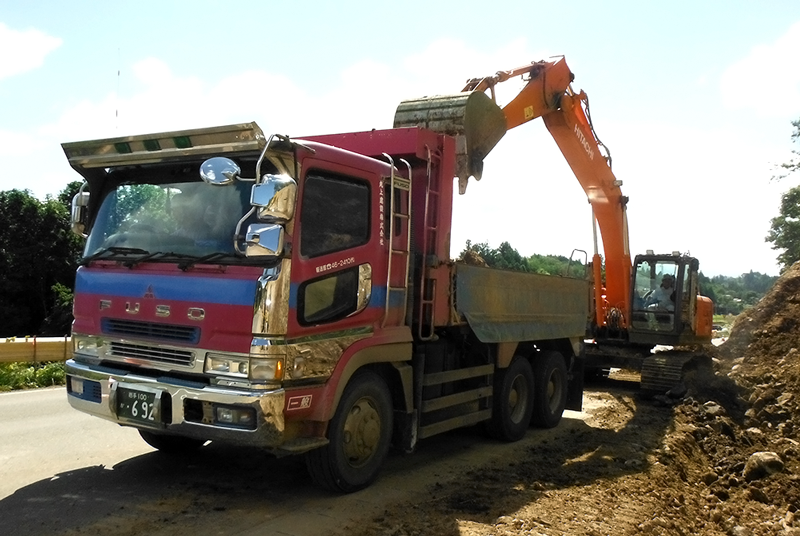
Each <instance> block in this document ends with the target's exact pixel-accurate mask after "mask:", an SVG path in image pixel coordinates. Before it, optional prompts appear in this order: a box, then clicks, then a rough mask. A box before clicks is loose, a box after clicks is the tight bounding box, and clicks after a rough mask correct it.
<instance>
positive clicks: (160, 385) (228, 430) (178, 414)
mask: <svg viewBox="0 0 800 536" xmlns="http://www.w3.org/2000/svg"><path fill="white" fill-rule="evenodd" d="M66 373H67V376H71V377H74V378H78V379H80V380H84V382H87V381H88V382H96V383H97V384H99V390H97V392H96V393H93V394H91V395H86V394H85V393H80V394H79V393H74V392H71V388H70V385H69V382H70V379H69V378H68V380H67V382H68V385H67V389H68V395H67V398H68V400H69V403H70V405H71V406H72V407H73V408H75V409H77V410H79V411H83V412H84V413H88V414H90V415H95V416H97V417H101V418H103V419H107V420H109V421H112V422H116V423H118V424H121V425H124V426H134V427H137V428H142V429H147V430H152V431H164V432H167V433H174V434H179V435H182V436H186V437H194V438H197V439H210V440H212V441H215V440H219V441H224V442H227V443H236V444H241V445H252V446H258V447H268V448H275V447H280V446H281V444H282V443H283V442H284V441H285V436H284V420H283V408H284V398H285V393H284V390H283V389H273V390H269V391H260V390H246V389H234V388H224V387H219V386H206V385H199V384H198V385H197V386H193V385H187V384H190V383H191V382H185V381H181V380H175V382H174V383H172V382H170V381H169V379H167V378H164V377H162V378H158V379H155V378H151V377H147V376H139V375H136V374H134V373H129V372H125V371H110V370H109V369H108V368H107V367H101V366H95V365H90V364H86V363H79V362H77V361H75V360H74V359H70V360H68V361H67V363H66ZM89 385H93V384H89ZM120 386H122V387H127V388H137V387H138V388H142V389H144V390H147V391H151V392H152V391H155V392H158V393H160V397H161V399H166V397H165V395H166V396H168V398H169V400H170V403H169V404H168V405H163V406H162V407H166V408H170V407H171V410H170V411H169V414H168V415H162V416H161V419H159V420H160V421H163V422H162V423H161V424H158V425H155V426H147V425H145V424H143V423H138V422H135V423H133V422H129V421H126V420H125V419H120V417H119V416H118V415H117V409H116V408H117V405H116V394H117V388H118V387H120ZM187 401H196V402H194V404H195V405H198V403H202V404H205V405H213V404H220V405H225V406H236V407H248V408H252V409H253V410H255V415H256V419H255V427H254V429H242V428H241V427H232V426H226V425H222V424H216V423H213V422H208V421H209V419H202V420H203V421H206V422H197V418H196V416H195V418H194V420H187V416H186V414H185V408H186V406H187V404H186V403H187ZM190 403H192V402H190ZM204 412H205V411H204Z"/></svg>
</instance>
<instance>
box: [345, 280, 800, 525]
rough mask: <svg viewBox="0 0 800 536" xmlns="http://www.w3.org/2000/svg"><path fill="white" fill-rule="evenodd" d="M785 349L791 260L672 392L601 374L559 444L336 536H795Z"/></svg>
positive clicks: (791, 327) (435, 489)
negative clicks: (650, 391)
mask: <svg viewBox="0 0 800 536" xmlns="http://www.w3.org/2000/svg"><path fill="white" fill-rule="evenodd" d="M798 347H800V265H795V266H793V267H791V268H790V269H789V270H787V271H786V273H784V274H783V275H782V277H781V278H780V279H779V280H778V281H777V283H776V284H775V286H774V288H773V289H772V290H771V291H770V292H769V293H768V294H767V295H766V296H765V297H764V298H763V299H762V300H761V302H760V303H759V304H757V305H756V306H755V307H753V308H751V309H750V310H748V311H746V312H745V313H743V314H741V315H740V316H739V317H738V318H737V319H736V321H735V323H734V325H733V327H732V328H731V332H730V337H729V339H728V340H727V341H725V342H724V343H723V344H722V345H720V346H719V347H716V348H709V349H706V350H705V354H706V355H705V358H701V359H697V360H695V361H694V362H693V363H692V364H691V365H690V370H688V371H687V373H686V375H685V388H686V389H685V390H683V391H685V394H684V393H678V394H681V395H683V396H679V397H676V396H675V393H674V392H673V393H672V394H671V396H666V395H664V396H656V397H649V398H646V397H643V396H640V395H639V394H638V393H637V391H635V390H631V389H627V390H626V389H621V390H620V389H616V388H615V387H614V380H613V379H612V380H611V381H608V383H607V387H608V388H607V389H604V390H603V391H602V392H601V394H600V395H599V396H601V397H605V399H606V400H605V402H606V403H604V404H592V407H593V409H590V410H589V412H590V413H591V416H590V418H589V419H587V420H586V424H587V426H585V427H584V428H581V429H578V430H576V431H575V433H574V434H572V438H571V439H572V441H569V442H566V443H565V442H558V444H555V443H552V444H548V443H544V444H538V445H535V446H532V447H530V448H529V449H528V450H526V451H525V452H524V453H523V455H522V456H518V457H515V458H514V459H509V460H505V461H503V462H495V463H492V464H487V465H485V466H480V467H474V468H469V469H468V470H466V471H465V472H464V473H463V474H462V475H460V476H458V477H456V478H455V479H453V480H449V481H447V482H445V483H436V484H434V485H432V486H431V487H430V488H429V490H428V493H427V494H424V495H423V496H420V497H418V498H415V499H414V500H413V501H406V502H403V503H400V504H396V505H393V506H391V507H390V508H388V509H386V510H385V511H384V512H382V513H380V514H379V515H376V516H373V517H371V518H370V519H367V520H365V521H363V522H360V523H353V524H351V525H349V526H347V527H345V528H344V529H343V530H341V531H339V532H337V534H341V535H344V534H348V535H354V536H366V535H385V536H416V535H428V534H436V535H453V536H455V535H460V536H486V535H529V536H537V535H548V536H550V535H566V534H569V535H586V536H601V535H627V534H645V535H690V534H692V535H694V534H697V535H731V536H760V535H798V536H800V512H798V508H800V443H798V441H797V432H798V430H800V359H799V358H800V353H798ZM796 518H797V519H796Z"/></svg>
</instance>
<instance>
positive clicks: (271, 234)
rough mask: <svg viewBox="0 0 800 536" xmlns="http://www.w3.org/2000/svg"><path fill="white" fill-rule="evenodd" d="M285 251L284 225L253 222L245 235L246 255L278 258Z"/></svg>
mask: <svg viewBox="0 0 800 536" xmlns="http://www.w3.org/2000/svg"><path fill="white" fill-rule="evenodd" d="M282 253H283V227H281V226H280V225H268V224H264V223H251V224H250V225H249V226H248V227H247V234H246V235H245V250H244V254H245V256H246V257H273V258H278V257H280V256H281V254H282Z"/></svg>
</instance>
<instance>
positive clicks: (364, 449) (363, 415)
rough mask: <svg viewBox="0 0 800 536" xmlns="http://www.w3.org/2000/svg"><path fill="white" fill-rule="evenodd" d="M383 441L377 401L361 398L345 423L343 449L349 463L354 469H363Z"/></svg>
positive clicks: (348, 414) (352, 408) (351, 409)
mask: <svg viewBox="0 0 800 536" xmlns="http://www.w3.org/2000/svg"><path fill="white" fill-rule="evenodd" d="M380 440H381V417H380V413H378V410H377V406H376V404H375V401H374V400H372V398H369V397H363V398H359V399H358V400H357V401H356V402H355V404H353V407H351V408H350V411H349V412H348V413H347V419H345V422H344V433H343V434H342V447H343V450H344V454H345V457H346V458H347V462H348V463H349V464H350V465H351V466H352V467H361V466H363V465H364V464H366V463H367V462H369V460H370V459H371V458H372V456H373V455H374V454H375V450H376V449H377V448H378V445H379V444H380Z"/></svg>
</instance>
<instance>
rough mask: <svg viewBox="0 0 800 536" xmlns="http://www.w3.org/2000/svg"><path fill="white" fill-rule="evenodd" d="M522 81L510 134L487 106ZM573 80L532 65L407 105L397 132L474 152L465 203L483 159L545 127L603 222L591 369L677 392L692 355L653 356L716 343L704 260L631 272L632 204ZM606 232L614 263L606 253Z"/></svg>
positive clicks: (508, 118)
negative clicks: (702, 286)
mask: <svg viewBox="0 0 800 536" xmlns="http://www.w3.org/2000/svg"><path fill="white" fill-rule="evenodd" d="M517 76H521V77H522V80H523V81H524V85H523V87H522V89H521V90H520V91H519V93H518V94H517V95H516V96H515V97H514V98H513V99H512V100H511V101H510V102H509V103H508V104H506V105H505V106H504V107H503V108H502V117H504V119H505V124H499V123H500V122H501V121H499V120H498V114H497V113H496V112H495V111H494V110H492V109H491V106H490V105H489V104H487V102H486V101H489V100H491V101H492V104H495V101H496V95H495V86H496V85H497V84H499V83H502V82H505V81H507V80H509V79H512V78H515V77H517ZM573 80H574V75H573V74H572V72H571V71H570V69H569V67H568V66H567V63H566V61H565V60H564V59H563V58H560V59H557V60H555V61H537V62H532V63H531V64H528V65H524V66H522V67H518V68H515V69H511V70H509V71H499V72H497V73H496V74H494V75H492V76H487V77H482V78H474V79H471V80H469V81H468V82H467V84H466V86H465V87H464V89H463V90H462V92H461V93H459V94H457V95H449V96H437V97H426V98H424V99H416V100H411V101H404V102H402V103H401V104H400V106H399V107H398V110H397V113H396V115H395V126H396V127H398V126H411V125H421V126H426V127H428V128H433V129H437V130H440V131H446V132H448V133H451V134H453V135H455V136H456V138H457V140H460V142H457V146H463V147H464V166H462V167H460V168H459V180H460V186H461V187H460V191H461V193H464V191H465V190H466V184H467V179H468V177H469V176H473V177H474V178H476V179H480V176H481V173H482V171H483V165H482V161H483V158H484V157H485V156H486V155H487V154H488V153H489V151H491V149H492V148H493V147H494V145H495V144H496V143H497V142H498V141H499V140H500V138H502V136H503V135H504V134H505V132H506V131H507V130H510V129H512V128H516V127H518V126H520V125H522V124H524V123H527V122H529V121H533V120H534V119H537V118H539V117H541V118H542V120H543V121H544V123H545V126H546V127H547V130H548V131H549V132H550V134H551V135H552V136H553V139H554V140H555V142H556V144H557V145H558V147H559V148H560V149H561V152H562V153H563V155H564V157H565V158H566V160H567V162H568V164H569V166H570V168H571V169H572V171H573V173H574V174H575V177H576V178H577V179H578V182H579V183H580V184H581V187H582V188H583V190H584V191H585V192H586V195H587V196H588V199H589V203H590V204H591V207H592V211H593V215H594V221H595V226H594V255H593V258H592V263H591V266H592V279H593V282H594V285H593V288H594V291H593V292H594V300H593V302H594V309H593V313H592V318H591V321H590V322H589V333H587V337H588V338H590V339H592V341H593V343H592V344H591V345H589V346H588V347H587V366H588V367H590V368H591V369H593V370H594V371H597V372H599V371H607V370H608V369H609V368H611V367H627V368H630V367H637V368H639V369H641V371H642V384H641V385H642V387H643V388H645V389H648V390H661V389H664V388H669V387H670V386H672V385H674V384H675V383H677V381H678V380H679V379H680V374H681V369H682V367H683V365H684V363H685V362H686V361H687V359H685V358H681V357H677V356H678V355H684V354H680V353H677V352H676V353H664V354H661V355H659V354H653V353H651V349H652V348H653V347H654V346H656V345H671V346H686V345H696V344H705V343H709V342H710V340H711V329H712V313H713V304H712V302H711V300H710V299H709V298H707V297H704V296H701V295H700V293H699V285H698V267H699V263H698V261H697V259H696V258H694V257H690V256H688V255H684V254H681V253H679V252H672V253H668V254H654V253H653V252H652V251H648V252H647V254H645V255H637V256H636V258H635V259H634V261H633V262H631V254H630V250H629V241H628V220H627V213H626V208H627V204H628V197H626V196H624V195H623V194H622V190H621V188H620V187H621V186H622V181H620V180H618V179H617V178H616V177H615V176H614V173H613V172H612V170H611V158H610V153H609V151H608V150H607V148H606V147H605V145H603V143H602V142H601V141H600V140H599V139H598V137H597V135H596V134H595V130H594V127H593V125H592V121H591V114H590V111H589V99H588V97H587V95H586V93H584V92H583V91H580V92H575V91H574V90H573V89H572V81H573ZM487 91H488V92H489V95H488V96H487V95H486V92H487ZM483 97H486V98H485V99H484V98H483ZM598 227H599V230H600V235H601V238H602V242H603V249H604V254H605V258H604V259H603V257H601V255H600V252H599V248H598V242H597V228H598ZM603 261H605V263H604V262H603Z"/></svg>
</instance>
